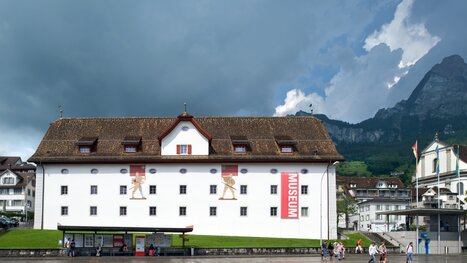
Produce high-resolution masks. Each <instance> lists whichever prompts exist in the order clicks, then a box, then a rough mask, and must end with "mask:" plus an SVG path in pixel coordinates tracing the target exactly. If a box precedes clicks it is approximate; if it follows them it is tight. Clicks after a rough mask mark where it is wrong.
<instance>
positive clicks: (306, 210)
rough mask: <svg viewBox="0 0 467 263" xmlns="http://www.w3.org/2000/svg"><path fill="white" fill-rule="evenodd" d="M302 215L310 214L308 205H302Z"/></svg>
mask: <svg viewBox="0 0 467 263" xmlns="http://www.w3.org/2000/svg"><path fill="white" fill-rule="evenodd" d="M302 216H303V217H306V216H308V207H302Z"/></svg>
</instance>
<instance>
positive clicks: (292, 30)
mask: <svg viewBox="0 0 467 263" xmlns="http://www.w3.org/2000/svg"><path fill="white" fill-rule="evenodd" d="M466 11H467V1H463V0H458V1H457V0H445V1H438V0H423V1H422V0H403V1H396V0H379V1H368V0H361V1H358V0H349V1H341V0H339V1H330V0H327V1H309V0H304V1H298V0H297V1H283V0H281V1H273V0H264V1H260V0H244V1H242V0H236V1H228V0H225V1H222V0H211V1H196V0H193V1H173V0H170V1H169V0H167V1H133V0H130V1H117V0H112V1H103V0H94V1H84V0H79V1H78V0H77V1H63V0H56V1H52V0H50V1H49V0H41V1H16V0H11V1H5V0H0V155H19V156H22V157H23V159H27V158H28V157H29V156H30V155H31V154H32V153H33V152H34V150H35V148H36V147H37V145H38V143H39V142H40V139H41V138H42V136H43V134H44V133H45V131H46V129H47V127H48V125H49V123H50V122H52V121H53V120H55V119H57V118H59V109H58V107H59V105H62V107H63V110H64V116H65V117H106V116H177V115H178V114H180V113H181V112H182V111H183V103H184V102H187V103H188V111H189V112H190V113H191V114H193V115H195V116H257V115H260V116H273V115H275V116H283V115H286V114H293V113H295V112H297V111H298V110H305V111H310V108H309V105H310V104H312V105H313V110H314V112H315V113H324V114H327V115H328V116H329V117H331V118H335V119H340V120H344V121H348V122H352V123H356V122H360V121H362V120H364V119H366V118H369V117H372V116H373V115H374V114H375V113H376V111H377V110H378V109H380V108H387V107H391V106H393V105H394V104H395V103H396V102H398V101H400V100H401V99H406V98H407V97H408V96H409V95H410V93H411V92H412V90H413V89H414V88H415V86H416V84H417V83H418V82H419V81H420V79H421V78H422V77H423V75H424V74H425V73H426V72H427V71H428V70H429V69H430V68H431V67H432V66H433V65H434V64H436V63H439V62H440V61H441V60H442V59H443V58H444V57H446V56H449V55H452V54H459V55H461V56H462V57H464V58H467V34H465V25H467V16H466V15H465V13H466Z"/></svg>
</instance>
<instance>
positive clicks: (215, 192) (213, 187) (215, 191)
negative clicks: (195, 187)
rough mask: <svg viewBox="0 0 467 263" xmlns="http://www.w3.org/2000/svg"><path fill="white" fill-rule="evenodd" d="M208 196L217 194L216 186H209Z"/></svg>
mask: <svg viewBox="0 0 467 263" xmlns="http://www.w3.org/2000/svg"><path fill="white" fill-rule="evenodd" d="M209 194H211V195H215V194H217V185H215V184H212V185H210V186H209Z"/></svg>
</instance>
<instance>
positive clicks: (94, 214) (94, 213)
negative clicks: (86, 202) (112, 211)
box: [89, 206, 97, 216]
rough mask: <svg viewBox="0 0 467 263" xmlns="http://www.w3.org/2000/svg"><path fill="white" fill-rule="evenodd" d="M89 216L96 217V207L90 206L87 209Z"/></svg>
mask: <svg viewBox="0 0 467 263" xmlns="http://www.w3.org/2000/svg"><path fill="white" fill-rule="evenodd" d="M89 215H92V216H97V206H91V207H90V208H89Z"/></svg>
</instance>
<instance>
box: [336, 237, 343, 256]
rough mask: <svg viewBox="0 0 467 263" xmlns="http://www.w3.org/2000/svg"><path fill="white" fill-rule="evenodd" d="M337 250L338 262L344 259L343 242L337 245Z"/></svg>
mask: <svg viewBox="0 0 467 263" xmlns="http://www.w3.org/2000/svg"><path fill="white" fill-rule="evenodd" d="M336 247H337V248H336V250H337V260H341V259H342V258H343V254H344V245H343V244H342V241H339V243H337V246H336Z"/></svg>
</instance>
